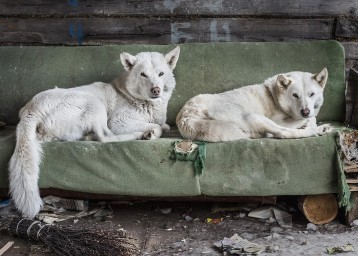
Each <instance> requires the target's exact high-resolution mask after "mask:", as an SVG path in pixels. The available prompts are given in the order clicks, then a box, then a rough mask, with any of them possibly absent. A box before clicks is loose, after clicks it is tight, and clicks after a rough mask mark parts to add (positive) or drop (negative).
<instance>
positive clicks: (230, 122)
mask: <svg viewBox="0 0 358 256" xmlns="http://www.w3.org/2000/svg"><path fill="white" fill-rule="evenodd" d="M327 78H328V71H327V69H326V68H324V69H323V70H322V71H321V72H319V73H317V74H315V75H314V74H311V73H306V72H290V73H286V74H280V75H275V76H273V77H271V78H268V79H267V80H266V81H265V82H264V83H263V84H257V85H249V86H244V87H242V88H239V89H235V90H231V91H227V92H223V93H220V94H201V95H198V96H196V97H194V98H192V99H190V100H189V101H188V102H187V103H186V104H185V105H184V107H183V108H182V109H181V111H180V112H179V114H178V115H177V119H176V123H177V126H178V128H179V131H180V133H181V135H182V136H183V137H184V138H186V139H192V140H203V141H209V142H219V141H233V140H239V139H248V138H261V137H266V136H267V137H276V138H302V137H309V136H318V135H322V134H324V133H326V132H328V131H329V125H321V126H317V125H316V115H317V114H318V112H319V110H320V108H321V106H322V104H323V89H324V87H325V85H326V82H327Z"/></svg>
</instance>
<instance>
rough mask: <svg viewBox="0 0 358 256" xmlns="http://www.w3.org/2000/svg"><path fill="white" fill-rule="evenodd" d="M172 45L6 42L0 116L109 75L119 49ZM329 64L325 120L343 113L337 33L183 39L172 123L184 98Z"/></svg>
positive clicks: (13, 117) (116, 67)
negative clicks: (295, 38) (46, 93)
mask: <svg viewBox="0 0 358 256" xmlns="http://www.w3.org/2000/svg"><path fill="white" fill-rule="evenodd" d="M172 48H173V46H168V45H161V46H155V45H122V46H118V45H116V46H85V47H78V46H76V47H62V46H46V47H42V46H26V47H25V46H23V47H18V46H1V47H0V58H1V59H2V60H6V61H1V62H0V120H1V121H5V122H7V123H8V124H16V123H17V121H18V117H17V116H18V111H19V109H20V108H21V107H22V106H24V105H25V103H26V102H27V101H29V100H30V99H31V98H32V97H33V96H34V95H35V94H36V93H38V92H40V91H43V90H46V89H50V88H54V87H55V86H58V87H74V86H79V85H83V84H88V83H92V82H94V81H103V82H110V81H112V80H113V78H114V77H115V76H117V74H118V73H119V72H120V70H122V66H121V63H120V59H119V54H120V52H122V51H128V52H130V53H132V54H135V53H138V52H140V51H160V52H163V53H165V52H167V51H169V50H170V49H172ZM323 67H327V68H328V72H329V79H328V84H327V88H326V90H325V104H324V105H323V107H322V109H321V112H320V115H319V120H320V121H343V120H344V111H345V102H344V95H345V94H344V93H345V79H344V51H343V47H342V46H341V45H340V44H339V43H338V42H336V41H306V42H264V43H207V44H204V43H197V44H183V45H181V55H180V58H179V61H178V63H177V67H176V69H175V74H176V79H177V89H176V91H175V92H174V94H173V97H172V99H171V101H170V103H169V108H168V123H169V124H170V125H174V122H175V117H176V115H177V113H178V112H179V110H180V109H181V107H182V106H183V105H184V103H185V102H186V101H187V100H188V99H189V98H191V97H193V96H195V95H197V94H200V93H215V92H222V91H225V90H230V89H233V88H237V87H240V86H243V85H249V84H254V83H262V82H263V81H264V79H266V78H268V77H270V76H272V75H275V74H277V73H283V72H288V71H294V70H296V71H307V72H311V73H315V72H318V71H320V70H321V69H322V68H323Z"/></svg>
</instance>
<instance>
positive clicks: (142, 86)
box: [9, 47, 180, 218]
mask: <svg viewBox="0 0 358 256" xmlns="http://www.w3.org/2000/svg"><path fill="white" fill-rule="evenodd" d="M179 53H180V49H179V47H177V48H175V49H174V50H172V51H170V52H169V53H167V54H166V55H165V56H164V55H163V54H160V53H157V52H142V53H139V54H137V55H136V56H133V55H131V54H129V53H122V54H121V55H120V59H121V62H122V64H123V66H124V68H125V72H123V73H122V74H121V75H120V76H119V77H118V78H117V79H115V80H114V81H113V82H112V83H111V84H106V83H101V82H96V83H93V84H90V85H84V86H80V87H75V88H70V89H59V88H55V89H51V90H47V91H44V92H41V93H39V94H37V95H35V96H34V98H33V99H32V100H31V101H30V102H28V103H27V104H26V105H25V107H23V108H22V109H21V111H20V122H19V124H18V126H17V130H16V148H15V152H14V154H13V155H12V157H11V160H10V164H9V180H10V193H11V195H12V198H13V200H14V203H15V206H16V207H17V209H18V210H19V211H20V212H21V214H22V215H23V216H24V217H28V218H33V217H35V215H36V214H37V213H38V212H39V211H40V209H41V207H42V200H41V198H40V195H39V188H38V186H37V181H38V177H39V164H40V161H41V142H43V141H74V140H80V139H83V138H84V136H86V135H87V134H89V133H92V134H93V136H92V137H91V138H92V139H95V140H98V141H101V142H113V141H126V140H134V139H156V138H159V137H160V136H161V135H162V132H163V130H164V131H169V129H170V128H169V126H168V125H167V124H166V123H165V122H166V114H167V105H168V101H169V99H170V97H171V94H172V92H173V90H174V88H175V85H176V82H175V78H174V75H173V70H174V68H175V66H176V62H177V60H178V58H179Z"/></svg>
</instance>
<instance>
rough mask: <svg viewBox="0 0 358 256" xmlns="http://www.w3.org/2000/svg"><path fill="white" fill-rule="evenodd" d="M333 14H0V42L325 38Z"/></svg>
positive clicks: (330, 29) (54, 42)
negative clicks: (295, 16) (274, 16)
mask: <svg viewBox="0 0 358 256" xmlns="http://www.w3.org/2000/svg"><path fill="white" fill-rule="evenodd" d="M333 23H334V19H333V18H327V19H255V18H215V19H214V18H203V19H190V20H187V19H183V18H181V19H169V18H164V19H160V18H126V17H122V18H108V19H107V18H90V19H86V18H65V19H52V18H45V19H37V18H28V19H21V18H2V19H0V35H1V36H0V44H13V43H28V44H68V45H76V44H83V45H96V44H103V43H120V44H128V43H150V44H170V43H186V42H230V41H301V40H309V39H330V38H331V37H332V29H333Z"/></svg>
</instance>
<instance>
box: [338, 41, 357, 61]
mask: <svg viewBox="0 0 358 256" xmlns="http://www.w3.org/2000/svg"><path fill="white" fill-rule="evenodd" d="M341 44H342V45H343V47H344V51H345V53H346V58H347V59H358V42H341Z"/></svg>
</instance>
